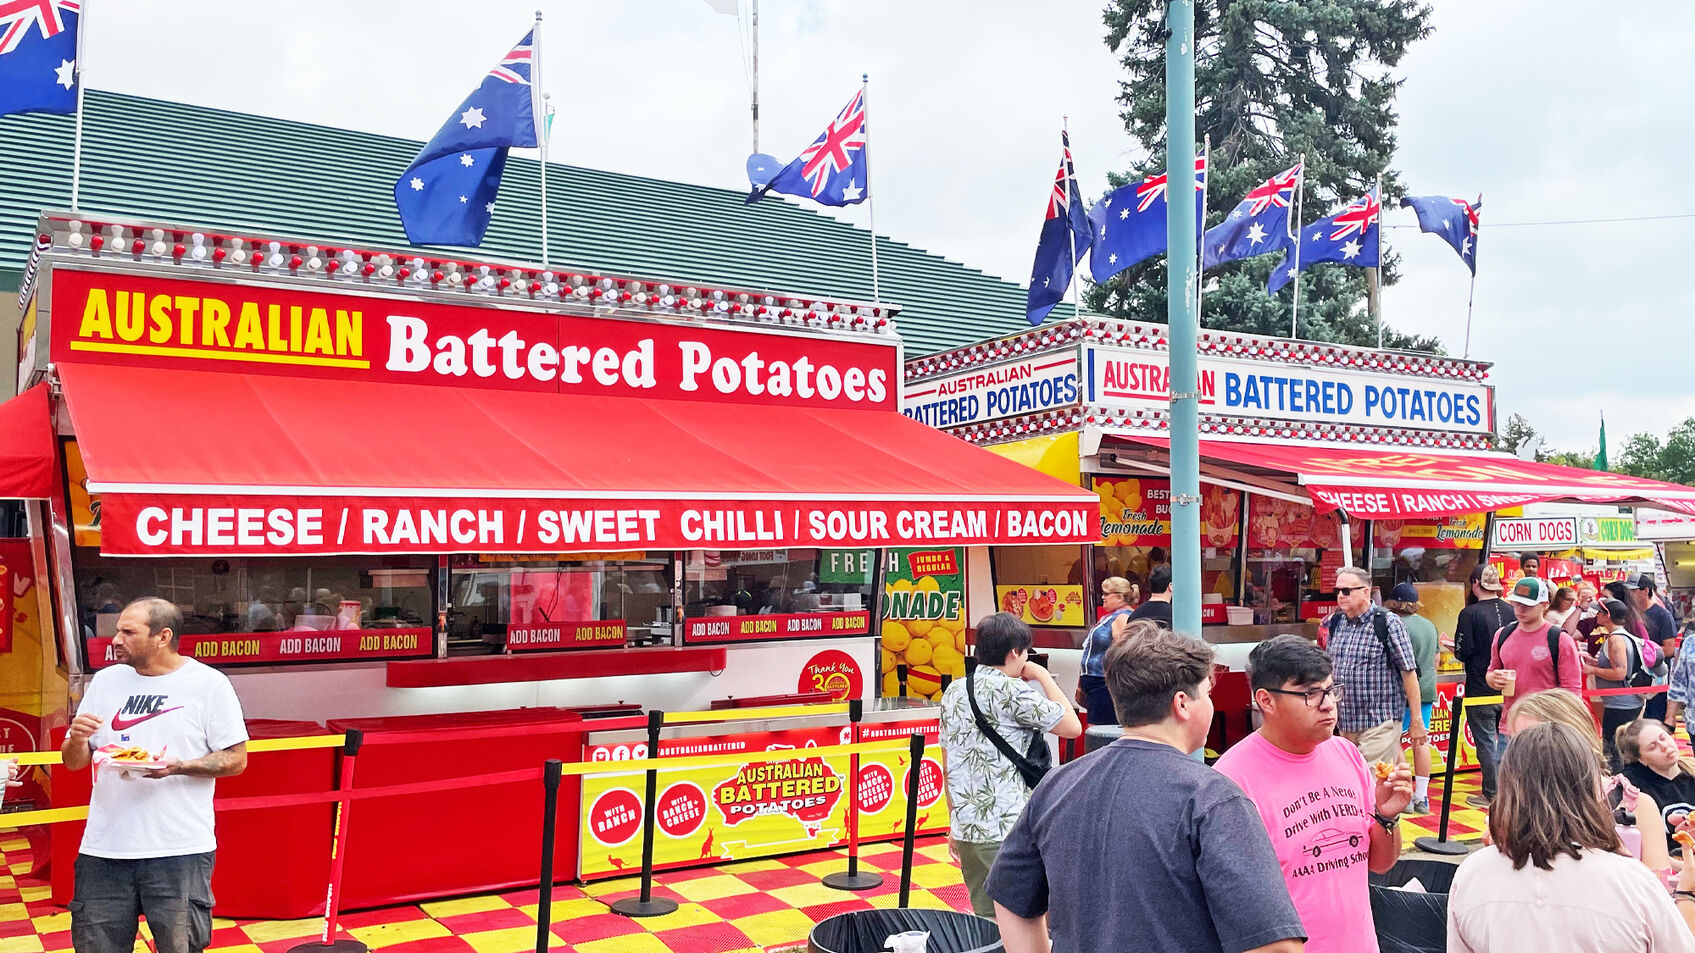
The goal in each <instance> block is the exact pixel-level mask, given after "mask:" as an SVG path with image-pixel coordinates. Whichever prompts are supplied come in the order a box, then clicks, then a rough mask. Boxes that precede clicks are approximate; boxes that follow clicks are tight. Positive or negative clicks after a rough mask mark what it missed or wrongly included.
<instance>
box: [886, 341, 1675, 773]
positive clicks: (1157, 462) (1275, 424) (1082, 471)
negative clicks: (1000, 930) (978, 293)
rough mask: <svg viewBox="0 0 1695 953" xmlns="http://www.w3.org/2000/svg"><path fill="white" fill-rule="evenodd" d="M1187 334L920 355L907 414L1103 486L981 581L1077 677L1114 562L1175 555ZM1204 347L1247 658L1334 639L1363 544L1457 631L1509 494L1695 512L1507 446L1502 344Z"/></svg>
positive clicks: (1222, 554) (1235, 659)
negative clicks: (1326, 623) (1340, 580)
mask: <svg viewBox="0 0 1695 953" xmlns="http://www.w3.org/2000/svg"><path fill="white" fill-rule="evenodd" d="M1168 349H1169V343H1168V341H1167V338H1166V329H1165V328H1164V326H1162V325H1156V324H1141V323H1136V322H1130V321H1121V320H1115V319H1105V318H1075V319H1071V320H1068V321H1059V322H1055V323H1050V324H1046V325H1043V326H1042V327H1039V328H1035V329H1032V330H1029V331H1024V332H1020V333H1019V334H1015V335H1011V336H1008V337H1003V338H996V339H993V340H988V341H983V342H981V343H978V344H974V345H970V346H967V347H963V348H958V349H955V350H952V351H947V352H943V353H939V354H933V355H929V356H926V357H921V358H916V359H913V360H910V361H908V362H907V365H906V374H905V397H906V407H905V413H906V414H907V415H908V416H910V417H912V418H913V419H915V420H919V421H922V422H924V423H928V424H930V425H931V426H934V427H937V428H939V429H941V430H944V431H946V432H948V433H951V434H953V435H954V436H956V437H959V438H960V439H962V440H965V441H967V442H970V443H973V444H976V445H978V446H983V447H987V448H988V449H991V450H994V451H995V452H997V453H1000V454H1002V455H1004V456H1006V457H1008V458H1009V459H1014V460H1018V461H1020V462H1022V463H1024V464H1025V465H1027V466H1029V467H1031V468H1033V469H1037V470H1040V471H1042V472H1044V473H1048V474H1050V475H1052V476H1054V477H1056V478H1058V479H1061V480H1064V481H1066V482H1069V483H1074V484H1076V485H1079V486H1085V487H1088V488H1090V489H1092V490H1094V491H1095V492H1096V494H1097V496H1098V498H1099V500H1100V521H1101V523H1100V528H1099V534H1098V535H1097V536H1096V538H1095V539H1094V540H1092V541H1091V542H1090V543H1089V544H1083V545H1076V546H1055V547H1042V548H1040V549H1038V548H1034V547H1022V546H1016V545H1013V546H1007V545H999V546H992V547H989V551H988V553H987V554H986V555H985V556H984V557H983V562H984V563H985V565H983V566H982V569H983V570H984V573H985V574H986V575H988V576H989V577H990V583H989V584H988V586H989V589H988V591H987V592H985V593H983V594H982V595H983V596H984V597H987V598H993V599H994V600H995V603H996V604H997V605H998V606H999V607H1001V608H1006V609H1008V610H1014V609H1017V610H1019V611H1021V612H1022V613H1023V614H1024V615H1025V617H1026V619H1027V621H1030V622H1031V623H1032V624H1033V625H1035V626H1037V632H1038V643H1039V644H1041V645H1043V646H1044V647H1047V648H1049V649H1051V650H1053V653H1054V659H1055V661H1056V663H1057V664H1059V665H1060V666H1061V668H1062V669H1063V670H1065V672H1066V674H1067V675H1068V676H1070V675H1074V674H1075V672H1076V666H1077V665H1078V664H1079V659H1080V646H1081V644H1082V641H1083V638H1084V637H1085V635H1086V633H1087V629H1088V623H1089V622H1091V621H1092V620H1093V619H1094V618H1095V617H1096V612H1097V609H1098V605H1097V603H1098V592H1099V584H1100V581H1101V580H1102V579H1104V578H1106V577H1108V576H1112V575H1121V576H1125V577H1127V578H1129V579H1130V580H1131V581H1132V582H1137V583H1143V582H1145V580H1146V578H1147V574H1148V573H1149V571H1151V569H1152V568H1154V567H1156V566H1158V565H1160V564H1161V563H1164V562H1166V561H1167V558H1168V555H1167V554H1168V552H1169V547H1170V544H1171V543H1170V533H1171V521H1170V505H1171V503H1172V501H1171V500H1170V486H1169V477H1170V461H1169V457H1168V447H1167V443H1168V441H1167V433H1168V429H1169V416H1168V409H1169V404H1170V399H1171V392H1172V390H1173V389H1174V387H1173V386H1172V384H1173V382H1172V381H1171V380H1170V369H1169V362H1168ZM1199 349H1200V359H1199V378H1198V380H1197V381H1196V390H1197V393H1198V395H1199V401H1200V405H1201V416H1200V430H1201V433H1200V456H1201V461H1200V473H1201V481H1202V493H1201V498H1200V499H1199V500H1197V501H1195V503H1196V505H1199V506H1200V507H1201V516H1202V519H1201V523H1202V528H1203V534H1204V537H1203V539H1201V541H1200V543H1201V585H1202V623H1203V628H1202V633H1201V635H1202V637H1203V638H1205V639H1206V640H1207V641H1209V642H1212V643H1214V644H1215V645H1216V646H1217V648H1218V650H1219V661H1220V663H1222V664H1224V665H1226V666H1228V667H1229V668H1230V669H1231V670H1234V671H1238V672H1239V671H1241V670H1242V669H1243V668H1244V665H1245V662H1246V659H1247V655H1248V652H1249V651H1251V650H1252V648H1253V646H1254V645H1255V644H1257V643H1259V642H1260V641H1262V640H1263V639H1265V638H1267V637H1269V636H1272V635H1276V634H1281V633H1285V632H1293V633H1297V634H1303V635H1306V636H1309V637H1314V636H1316V633H1317V629H1318V625H1319V622H1320V620H1322V619H1323V618H1324V617H1325V616H1326V615H1328V614H1329V613H1330V612H1331V611H1333V610H1334V607H1335V601H1334V588H1335V574H1336V570H1337V569H1339V568H1341V567H1342V566H1344V565H1347V564H1350V563H1352V564H1358V565H1369V568H1370V570H1371V573H1372V578H1373V581H1374V583H1375V588H1377V589H1378V590H1380V591H1381V592H1387V591H1388V590H1389V588H1390V587H1392V586H1393V585H1394V584H1396V583H1399V582H1403V581H1406V582H1412V583H1413V584H1414V585H1416V586H1418V587H1419V591H1420V596H1421V601H1423V602H1424V604H1425V607H1426V613H1427V614H1430V615H1431V617H1432V618H1433V619H1435V620H1436V621H1437V625H1438V628H1439V629H1442V630H1443V631H1447V632H1452V631H1453V623H1452V618H1453V617H1454V616H1457V615H1458V611H1459V608H1460V607H1461V606H1462V605H1463V604H1464V599H1465V583H1466V579H1467V577H1468V575H1469V573H1470V571H1471V569H1472V567H1474V566H1475V565H1476V564H1477V563H1478V561H1479V560H1480V559H1482V558H1484V556H1485V555H1486V552H1487V549H1486V543H1487V541H1488V524H1489V522H1490V520H1492V519H1493V514H1494V513H1495V512H1496V511H1499V510H1503V509H1508V510H1510V509H1511V508H1514V507H1521V506H1524V505H1525V504H1529V503H1535V502H1539V501H1546V500H1578V501H1588V502H1648V503H1652V504H1654V505H1658V506H1662V507H1667V508H1672V509H1678V510H1682V511H1685V512H1695V490H1691V489H1690V488H1688V487H1682V486H1676V485H1672V484H1666V483H1659V482H1656V481H1651V480H1640V479H1637V478H1634V477H1629V476H1626V475H1623V474H1616V473H1600V472H1594V471H1589V470H1578V469H1572V468H1567V467H1559V466H1553V465H1549V464H1542V463H1536V462H1533V461H1525V460H1519V459H1518V458H1516V457H1513V456H1510V455H1507V454H1501V453H1494V452H1491V450H1490V447H1491V445H1492V441H1493V431H1494V428H1495V405H1494V390H1493V388H1492V387H1491V386H1490V385H1489V383H1488V377H1489V367H1490V365H1489V364H1487V363H1484V362H1480V361H1470V360H1457V359H1453V358H1447V357H1438V356H1431V355H1424V354H1409V353H1401V352H1386V351H1373V350H1369V349H1364V348H1355V347H1346V346H1341V345H1334V344H1325V343H1320V342H1310V341H1295V340H1289V339H1284V338H1271V337H1261V336H1254V335H1245V334H1234V333H1223V332H1217V331H1205V330H1203V331H1202V332H1201V333H1200V337H1199ZM1175 389H1180V388H1175ZM1021 590H1022V591H1039V592H1041V593H1042V594H1043V595H1044V596H1045V597H1048V598H1049V599H1050V600H1051V602H1052V603H1053V604H1058V605H1062V606H1065V607H1067V609H1068V610H1069V609H1070V607H1071V606H1072V604H1073V602H1075V611H1067V612H1064V613H1053V612H1049V611H1048V609H1047V603H1044V605H1043V606H1042V607H1041V608H1042V609H1043V612H1042V613H1041V614H1037V613H1032V612H1031V611H1030V608H1029V603H1028V602H1021V601H1020V600H1019V599H1016V598H1014V599H1012V600H1010V601H1009V600H1008V599H1007V598H1006V594H1007V593H1009V592H1010V593H1017V592H1019V591H1021ZM1044 615H1045V616H1046V617H1044ZM1450 663H1451V660H1450ZM1448 681H1449V683H1450V685H1451V683H1452V682H1453V681H1454V680H1453V679H1449V680H1448ZM1450 690H1451V689H1450ZM1228 721H1229V723H1231V724H1237V725H1239V724H1241V723H1243V721H1244V719H1230V720H1228ZM1238 733H1239V732H1238ZM1213 740H1214V743H1215V744H1216V745H1222V744H1228V743H1229V741H1231V740H1233V735H1232V736H1227V737H1220V736H1219V735H1218V734H1215V737H1214V739H1213Z"/></svg>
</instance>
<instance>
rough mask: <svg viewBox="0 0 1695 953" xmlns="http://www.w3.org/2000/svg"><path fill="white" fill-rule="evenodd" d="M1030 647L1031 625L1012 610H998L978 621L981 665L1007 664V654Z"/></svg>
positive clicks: (979, 662) (976, 653) (978, 647)
mask: <svg viewBox="0 0 1695 953" xmlns="http://www.w3.org/2000/svg"><path fill="white" fill-rule="evenodd" d="M1029 647H1030V627H1029V626H1027V625H1025V624H1024V620H1023V619H1020V618H1019V617H1017V616H1015V615H1013V614H1012V613H1010V612H997V613H995V614H994V615H990V616H984V617H983V618H982V619H979V620H978V622H977V648H976V651H975V653H974V657H975V658H976V659H977V664H979V665H1005V664H1006V659H1007V656H1009V655H1011V654H1012V653H1014V652H1019V651H1023V650H1026V649H1028V648H1029Z"/></svg>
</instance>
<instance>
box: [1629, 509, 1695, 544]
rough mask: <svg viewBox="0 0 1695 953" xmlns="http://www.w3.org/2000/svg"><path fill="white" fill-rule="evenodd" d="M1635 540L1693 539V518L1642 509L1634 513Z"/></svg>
mask: <svg viewBox="0 0 1695 953" xmlns="http://www.w3.org/2000/svg"><path fill="white" fill-rule="evenodd" d="M1636 538H1637V539H1640V540H1662V539H1663V540H1685V539H1695V516H1690V515H1688V514H1686V513H1670V512H1667V511H1665V510H1651V509H1648V508H1646V507H1643V508H1641V509H1638V510H1637V511H1636Z"/></svg>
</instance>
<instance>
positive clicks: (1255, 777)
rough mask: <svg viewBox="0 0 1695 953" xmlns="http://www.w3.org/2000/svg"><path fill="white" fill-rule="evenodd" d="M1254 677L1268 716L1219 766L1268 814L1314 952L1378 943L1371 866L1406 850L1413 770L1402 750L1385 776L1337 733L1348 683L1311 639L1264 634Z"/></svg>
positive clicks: (1252, 665) (1386, 863) (1383, 865)
mask: <svg viewBox="0 0 1695 953" xmlns="http://www.w3.org/2000/svg"><path fill="white" fill-rule="evenodd" d="M1248 678H1249V680H1250V681H1251V683H1252V685H1253V690H1254V704H1255V705H1257V706H1258V707H1259V710H1260V713H1261V714H1262V715H1263V716H1264V722H1263V724H1261V726H1260V729H1259V730H1258V731H1256V732H1254V733H1253V734H1251V735H1249V736H1248V737H1246V738H1244V739H1243V740H1242V741H1240V742H1237V743H1236V745H1235V746H1234V747H1232V748H1231V749H1230V750H1229V751H1226V752H1225V753H1224V756H1223V757H1222V758H1219V759H1218V764H1217V768H1218V770H1219V771H1220V772H1222V773H1223V774H1224V775H1225V776H1226V777H1228V778H1230V779H1231V780H1232V781H1235V782H1236V784H1237V785H1238V786H1240V787H1241V788H1242V790H1243V792H1244V793H1246V794H1247V795H1248V798H1249V799H1250V800H1252V801H1253V802H1254V807H1255V808H1257V809H1258V811H1259V815H1260V819H1261V820H1262V821H1264V822H1265V827H1266V833H1267V834H1269V835H1270V836H1271V846H1272V848H1273V849H1274V850H1276V852H1277V861H1278V865H1279V866H1280V867H1281V868H1282V870H1283V882H1284V883H1285V884H1286V885H1287V886H1288V888H1289V897H1290V899H1292V900H1293V901H1294V902H1295V911H1296V912H1297V913H1299V914H1300V916H1301V923H1302V924H1303V925H1305V926H1306V929H1307V944H1306V950H1307V951H1308V953H1314V951H1317V953H1343V951H1346V953H1362V951H1363V953H1376V951H1377V949H1378V947H1377V933H1376V930H1375V928H1374V927H1373V925H1372V918H1371V898H1370V895H1369V890H1368V887H1367V877H1366V874H1367V871H1371V872H1374V873H1383V872H1385V871H1387V870H1388V869H1389V868H1391V867H1393V866H1394V865H1395V861H1396V860H1397V859H1398V858H1399V857H1400V854H1401V832H1400V825H1399V824H1398V823H1397V822H1396V819H1397V818H1398V817H1399V816H1400V813H1401V812H1402V811H1403V810H1405V809H1406V807H1407V804H1408V803H1409V802H1410V801H1411V800H1412V793H1413V783H1412V771H1411V770H1410V769H1408V767H1407V765H1406V763H1405V762H1404V761H1400V760H1397V761H1396V762H1395V765H1394V768H1393V769H1392V770H1391V771H1390V772H1389V775H1388V777H1387V778H1384V779H1382V780H1378V778H1377V775H1376V773H1375V772H1374V771H1373V770H1372V769H1371V768H1370V767H1368V766H1367V765H1366V762H1365V758H1364V757H1363V756H1362V755H1361V754H1360V752H1359V749H1358V748H1356V747H1354V746H1353V745H1352V744H1350V743H1348V742H1347V741H1346V740H1345V739H1343V738H1339V737H1337V736H1336V734H1335V731H1336V718H1337V705H1338V703H1339V702H1341V700H1342V698H1343V697H1344V696H1343V688H1342V685H1341V684H1339V683H1338V682H1337V681H1336V680H1335V679H1334V678H1333V677H1332V670H1331V663H1330V658H1329V657H1328V656H1326V655H1325V654H1324V650H1323V649H1320V648H1319V647H1318V646H1316V645H1314V644H1312V642H1310V641H1308V640H1307V639H1305V638H1302V637H1301V636H1298V635H1280V636H1277V637H1276V638H1272V639H1267V640H1266V641H1264V642H1261V643H1260V644H1259V645H1258V646H1256V647H1255V648H1254V651H1253V654H1251V655H1249V656H1248Z"/></svg>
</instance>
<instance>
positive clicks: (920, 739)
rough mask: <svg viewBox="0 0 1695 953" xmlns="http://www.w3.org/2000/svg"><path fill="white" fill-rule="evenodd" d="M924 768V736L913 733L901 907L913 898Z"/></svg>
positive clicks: (908, 777)
mask: <svg viewBox="0 0 1695 953" xmlns="http://www.w3.org/2000/svg"><path fill="white" fill-rule="evenodd" d="M923 767H924V735H923V733H922V732H917V731H915V732H913V733H912V762H911V764H909V765H907V770H906V837H905V838H903V839H902V840H901V845H900V905H901V906H902V907H905V906H906V904H907V901H908V900H909V899H911V897H912V850H913V846H914V841H916V840H917V839H918V776H919V775H920V774H922V773H923V770H922V769H923Z"/></svg>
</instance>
